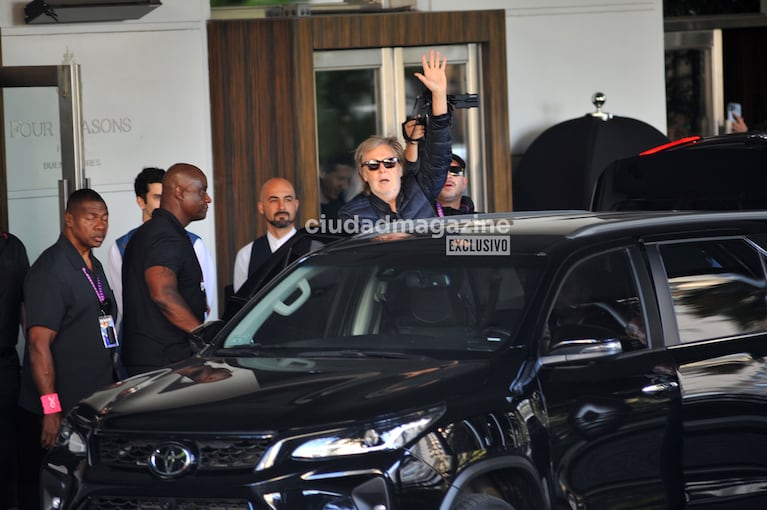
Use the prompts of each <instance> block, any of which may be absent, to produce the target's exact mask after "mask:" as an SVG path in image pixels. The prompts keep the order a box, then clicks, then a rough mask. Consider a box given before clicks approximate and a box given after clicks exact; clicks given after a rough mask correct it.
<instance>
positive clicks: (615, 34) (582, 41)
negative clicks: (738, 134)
mask: <svg viewBox="0 0 767 510" xmlns="http://www.w3.org/2000/svg"><path fill="white" fill-rule="evenodd" d="M418 8H419V9H420V10H432V11H460V10H483V9H503V10H505V12H506V40H507V47H506V58H507V64H506V65H507V70H508V85H509V91H508V93H509V124H510V137H511V146H512V153H513V154H521V153H523V152H524V151H525V150H526V148H527V146H528V145H530V143H531V142H532V141H533V140H534V139H535V137H537V136H538V135H539V134H540V133H541V132H543V131H544V130H545V129H547V128H549V127H551V126H553V125H554V124H557V123H559V122H562V121H565V120H569V119H572V118H575V117H580V116H583V115H584V114H586V113H588V112H592V111H594V107H593V105H592V104H591V96H592V95H593V94H594V92H597V91H600V92H604V93H605V94H606V96H607V102H606V103H605V106H604V108H603V110H604V111H607V112H610V113H613V114H615V115H620V116H623V117H633V118H636V119H639V120H641V121H643V122H646V123H648V124H651V125H652V126H654V127H655V128H657V129H658V130H660V131H661V132H663V133H665V132H666V90H665V73H664V55H663V2H662V0H645V1H642V0H639V1H637V0H589V1H588V2H584V1H583V0H580V1H579V0H474V1H472V2H466V1H464V0H419V2H418ZM488 72H492V70H489V71H488Z"/></svg>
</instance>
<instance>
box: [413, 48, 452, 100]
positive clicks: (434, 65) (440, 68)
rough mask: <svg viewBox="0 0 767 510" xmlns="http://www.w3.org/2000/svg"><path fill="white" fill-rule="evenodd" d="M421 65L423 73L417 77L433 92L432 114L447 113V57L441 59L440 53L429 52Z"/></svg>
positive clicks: (423, 57)
mask: <svg viewBox="0 0 767 510" xmlns="http://www.w3.org/2000/svg"><path fill="white" fill-rule="evenodd" d="M421 64H422V65H423V73H415V77H416V78H418V79H419V80H421V83H423V84H424V85H425V86H426V88H428V89H429V90H430V91H431V113H432V114H433V115H442V114H444V113H447V75H446V74H445V68H446V67H447V57H444V58H441V56H440V54H439V51H434V50H429V57H428V58H427V57H426V55H422V56H421Z"/></svg>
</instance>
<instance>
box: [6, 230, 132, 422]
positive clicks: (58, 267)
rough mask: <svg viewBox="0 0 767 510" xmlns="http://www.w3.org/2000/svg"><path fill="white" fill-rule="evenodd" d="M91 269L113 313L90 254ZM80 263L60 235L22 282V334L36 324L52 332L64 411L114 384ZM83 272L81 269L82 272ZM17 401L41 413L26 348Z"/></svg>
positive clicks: (94, 299)
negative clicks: (23, 324)
mask: <svg viewBox="0 0 767 510" xmlns="http://www.w3.org/2000/svg"><path fill="white" fill-rule="evenodd" d="M91 261H92V262H93V271H92V272H90V271H89V272H88V273H89V275H90V277H91V280H92V281H93V283H94V285H95V286H96V287H98V284H99V282H100V283H101V289H102V291H103V292H104V297H105V298H106V299H109V300H110V302H111V303H112V304H111V310H110V312H111V313H112V314H113V315H115V314H116V313H117V310H115V307H116V305H115V304H114V303H115V299H114V295H113V294H112V289H111V288H110V287H109V282H108V281H107V277H106V274H104V269H103V267H102V266H101V263H100V262H99V261H98V259H96V257H94V256H93V255H92V254H91ZM84 267H85V262H84V261H83V258H82V257H81V256H80V254H79V253H78V252H77V250H76V249H75V247H74V246H73V245H72V243H71V242H69V239H67V238H66V237H65V236H64V235H63V234H62V235H61V236H59V240H58V241H57V242H56V244H54V245H53V246H51V247H50V248H48V249H47V250H45V251H44V252H43V253H42V254H41V255H40V257H39V258H38V259H37V260H36V261H35V263H34V264H33V265H32V268H31V269H30V270H29V273H27V277H26V280H25V281H24V297H25V306H24V308H25V312H26V321H27V323H26V326H27V330H29V328H31V327H33V326H42V327H45V328H48V329H51V330H53V331H56V337H55V338H54V340H53V342H52V343H51V354H52V355H53V367H54V370H55V372H56V380H55V389H56V393H58V394H59V401H60V402H61V407H62V409H63V410H64V412H65V413H66V412H68V411H69V410H70V409H72V407H73V406H74V405H75V404H76V403H77V402H78V401H80V400H81V399H82V398H84V397H87V396H88V395H90V394H91V393H93V392H94V391H96V390H98V389H101V388H103V387H104V386H107V385H109V384H112V383H113V382H114V363H113V361H112V354H113V352H112V351H113V349H107V348H106V347H105V346H104V340H103V338H102V336H101V329H100V328H99V316H100V315H101V309H102V306H101V305H100V300H99V297H98V295H97V294H96V290H95V289H94V287H93V286H92V285H91V282H90V281H89V280H88V277H87V276H86V275H85V274H84V273H83V268H84ZM86 271H87V269H86ZM19 403H20V404H21V406H22V407H24V408H25V409H27V410H29V411H31V412H34V413H37V414H42V407H41V404H40V393H39V392H38V390H37V386H36V385H35V383H34V380H33V379H32V367H31V365H30V360H29V346H27V349H26V350H25V352H24V363H23V366H22V370H21V393H20V396H19Z"/></svg>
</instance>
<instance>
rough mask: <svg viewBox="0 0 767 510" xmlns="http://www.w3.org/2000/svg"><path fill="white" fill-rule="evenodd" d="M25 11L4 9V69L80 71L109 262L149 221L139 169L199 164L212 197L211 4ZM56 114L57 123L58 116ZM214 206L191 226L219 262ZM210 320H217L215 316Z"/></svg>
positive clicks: (183, 0)
mask: <svg viewBox="0 0 767 510" xmlns="http://www.w3.org/2000/svg"><path fill="white" fill-rule="evenodd" d="M23 5H24V3H14V4H13V5H11V4H10V3H9V2H5V3H3V5H2V7H0V30H1V32H0V34H1V35H2V52H3V53H2V57H3V58H2V61H3V65H6V66H21V65H25V66H27V65H56V64H62V63H65V60H66V59H73V60H74V62H75V63H77V64H80V66H81V78H82V99H83V119H84V124H85V132H84V143H85V159H86V175H87V177H89V178H90V180H91V187H92V188H94V189H95V190H96V191H98V192H99V193H101V194H102V196H103V197H104V199H105V200H106V202H107V205H108V206H109V210H110V227H109V234H108V238H107V240H106V241H105V242H104V244H103V246H102V247H101V248H99V249H97V250H96V256H97V257H98V258H99V259H100V260H101V261H102V263H104V264H106V261H107V259H108V256H107V253H108V249H109V247H110V246H111V245H112V243H113V242H114V239H115V238H117V237H119V236H121V235H122V234H124V233H125V232H126V231H128V230H130V229H131V228H133V227H135V226H136V225H137V224H138V223H139V222H140V220H141V214H140V211H139V209H138V207H137V206H136V204H135V195H134V193H133V179H134V178H135V176H136V174H137V173H138V172H139V171H140V170H141V168H143V167H145V166H160V167H164V168H167V167H168V166H170V165H171V164H173V163H175V162H180V161H183V162H188V163H192V164H195V165H197V166H199V167H200V168H201V169H202V170H203V172H205V173H206V175H208V178H209V188H210V190H211V193H212V188H213V186H212V170H211V165H212V156H211V143H210V102H209V91H208V61H207V32H206V26H205V24H206V21H207V19H208V17H209V14H210V7H209V2H208V0H163V2H162V6H160V7H158V8H157V9H155V10H154V11H152V12H151V13H149V14H148V15H146V16H144V17H143V18H140V19H139V20H131V21H120V22H110V23H77V24H61V25H25V24H24V23H23V12H22V11H23ZM51 115H52V116H53V119H54V120H55V119H57V116H56V112H55V110H54V111H52V112H51ZM9 143H10V142H9ZM54 157H55V155H54ZM49 159H50V158H49ZM11 163H12V162H10V161H9V170H8V171H9V174H10V173H11V172H13V171H14V169H13V168H11V166H12V165H11ZM22 163H27V164H28V161H27V162H22ZM10 184H11V183H10V182H9V187H10ZM40 186H41V187H46V186H49V185H47V184H42V183H41V184H40ZM24 193H28V190H14V189H9V198H10V199H11V201H10V204H9V208H12V206H13V198H14V196H19V195H20V194H21V195H23V194H24ZM215 207H216V203H215V197H213V206H212V208H211V209H210V210H209V213H208V217H207V218H206V219H205V220H204V221H201V222H195V223H192V224H191V225H190V226H189V230H191V231H193V232H195V233H197V234H199V235H200V236H201V237H202V238H203V240H204V242H205V243H206V245H207V246H208V249H209V251H210V252H211V254H212V255H213V256H214V257H215V235H214V216H213V215H214V213H215ZM11 220H12V224H13V221H14V215H13V210H12V211H11ZM18 221H19V220H18V215H17V223H16V224H18ZM17 228H18V227H17ZM21 230H23V231H21V232H18V234H19V236H20V237H22V239H23V238H24V236H25V235H31V234H30V232H28V231H27V230H30V231H31V232H32V233H33V234H37V232H38V230H37V229H36V225H34V224H32V225H29V226H28V227H26V228H25V227H22V228H21ZM53 241H55V238H54V239H50V240H49V241H48V242H45V243H44V245H45V246H47V245H50V244H52V243H53ZM36 255H37V254H36V253H31V254H30V256H36ZM212 312H213V313H212V316H213V317H217V310H212Z"/></svg>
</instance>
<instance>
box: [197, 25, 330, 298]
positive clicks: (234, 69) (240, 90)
mask: <svg viewBox="0 0 767 510" xmlns="http://www.w3.org/2000/svg"><path fill="white" fill-rule="evenodd" d="M309 29H310V24H309V22H308V20H305V19H267V20H237V21H227V22H211V23H210V24H209V26H208V34H209V35H208V41H209V42H208V46H209V48H208V53H209V67H210V96H211V100H210V102H211V119H212V120H211V124H212V139H213V166H214V169H213V173H214V176H215V178H214V183H215V188H214V192H215V195H214V197H215V202H214V207H215V212H216V250H217V251H216V254H217V260H218V280H219V282H221V285H220V286H221V287H222V288H223V286H224V285H226V284H228V283H230V282H231V281H232V272H233V267H234V257H235V256H236V254H237V250H239V249H240V248H241V247H242V246H243V245H245V244H247V243H248V242H250V241H252V240H253V239H254V238H255V237H257V236H259V235H262V234H263V232H265V231H266V228H265V224H264V221H263V217H262V216H261V215H260V214H259V213H258V207H257V202H258V193H259V192H260V187H261V184H262V183H263V182H264V181H266V180H267V179H269V178H270V177H274V176H281V177H285V178H286V179H289V180H291V181H292V182H293V183H294V184H295V186H296V194H297V195H298V196H299V197H300V199H301V210H300V211H299V212H302V211H303V209H304V208H306V210H307V211H309V210H314V209H315V208H318V207H319V206H318V205H317V204H318V201H317V197H316V195H317V190H316V188H317V185H316V181H317V170H316V168H317V164H316V153H317V150H316V141H315V140H316V139H315V136H314V126H315V124H316V121H315V119H314V96H313V94H314V82H313V64H312V47H311V39H310V38H309V36H308V34H309V33H310V32H309ZM301 31H303V32H304V35H300V34H299V33H298V32H301ZM312 195H314V198H312ZM305 219H306V218H304V217H303V215H300V218H299V221H300V223H301V224H303V222H304V221H305ZM221 290H222V289H219V296H220V297H222V292H221ZM222 305H223V302H222Z"/></svg>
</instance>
